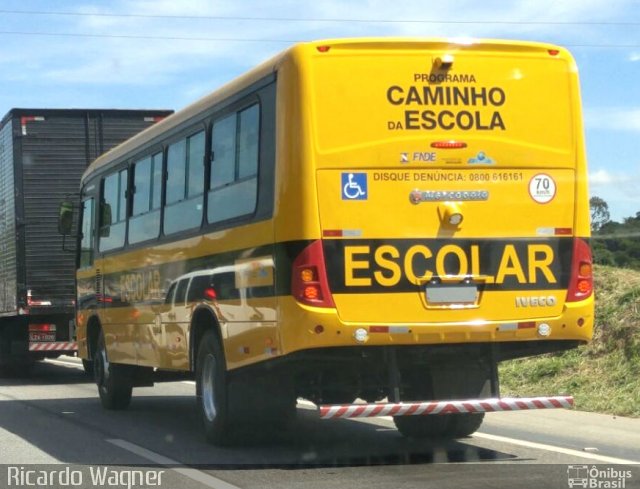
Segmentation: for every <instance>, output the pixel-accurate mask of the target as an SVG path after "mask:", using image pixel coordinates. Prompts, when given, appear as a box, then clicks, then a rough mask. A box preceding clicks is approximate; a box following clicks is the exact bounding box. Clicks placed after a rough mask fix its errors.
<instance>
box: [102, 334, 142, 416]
mask: <svg viewBox="0 0 640 489" xmlns="http://www.w3.org/2000/svg"><path fill="white" fill-rule="evenodd" d="M93 366H94V368H93V372H94V379H95V381H96V385H97V386H98V394H99V395H100V402H101V403H102V407H104V408H105V409H109V410H120V409H126V408H127V407H128V406H129V404H130V403H131V393H132V390H133V384H132V382H131V376H130V375H129V369H128V368H127V367H128V365H118V364H116V363H109V359H108V357H107V348H106V345H105V340H104V333H103V332H102V331H101V332H100V335H99V336H98V341H97V343H96V356H95V360H94V362H93Z"/></svg>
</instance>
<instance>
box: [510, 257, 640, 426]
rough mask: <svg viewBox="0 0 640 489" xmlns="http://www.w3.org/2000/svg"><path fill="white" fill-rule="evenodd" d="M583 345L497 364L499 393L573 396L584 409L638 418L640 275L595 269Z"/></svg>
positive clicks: (609, 268)
mask: <svg viewBox="0 0 640 489" xmlns="http://www.w3.org/2000/svg"><path fill="white" fill-rule="evenodd" d="M594 276H595V290H596V325H595V333H594V340H593V342H592V343H591V344H589V345H587V346H583V347H580V348H578V349H575V350H571V351H568V352H565V353H562V354H552V355H544V356H542V357H537V358H530V359H521V360H513V361H510V362H504V363H503V364H502V365H501V366H500V380H501V388H502V392H501V394H502V395H503V396H509V395H518V396H521V397H522V396H530V395H552V394H571V395H573V396H574V397H575V401H576V408H577V409H580V410H583V411H592V412H600V413H609V414H615V415H619V416H634V417H640V272H637V271H634V270H627V269H623V268H614V267H607V266H596V267H595V270H594Z"/></svg>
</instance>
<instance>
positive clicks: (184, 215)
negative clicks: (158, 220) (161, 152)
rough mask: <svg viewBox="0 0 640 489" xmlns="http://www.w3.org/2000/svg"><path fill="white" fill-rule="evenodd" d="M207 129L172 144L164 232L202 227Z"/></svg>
mask: <svg viewBox="0 0 640 489" xmlns="http://www.w3.org/2000/svg"><path fill="white" fill-rule="evenodd" d="M204 144H205V133H204V131H200V132H198V133H196V134H194V135H192V136H190V137H188V138H185V139H181V140H180V141H177V142H175V143H173V144H171V145H170V146H169V151H168V153H167V183H166V184H167V190H166V204H165V213H164V232H165V233H166V234H172V233H177V232H179V231H185V230H187V229H193V228H198V227H200V224H201V223H202V207H203V198H204V149H205V146H204Z"/></svg>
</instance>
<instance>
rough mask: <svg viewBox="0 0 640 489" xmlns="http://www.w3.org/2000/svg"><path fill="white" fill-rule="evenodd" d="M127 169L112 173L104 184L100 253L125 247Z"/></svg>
mask: <svg viewBox="0 0 640 489" xmlns="http://www.w3.org/2000/svg"><path fill="white" fill-rule="evenodd" d="M127 175H128V172H127V169H124V170H120V171H119V172H116V173H112V174H111V175H109V176H108V177H106V178H105V179H104V180H103V182H102V204H101V212H100V246H99V247H100V251H107V250H112V249H114V248H121V247H122V246H124V235H125V231H126V224H127V221H126V217H127Z"/></svg>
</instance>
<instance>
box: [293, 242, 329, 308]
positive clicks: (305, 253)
mask: <svg viewBox="0 0 640 489" xmlns="http://www.w3.org/2000/svg"><path fill="white" fill-rule="evenodd" d="M291 294H292V295H293V297H295V299H296V300H297V301H299V302H302V303H303V304H307V305H309V306H316V307H335V304H334V302H333V297H332V296H331V290H330V289H329V282H328V280H327V271H326V267H325V263H324V252H323V251H322V241H321V240H317V241H314V242H313V243H311V244H310V245H309V246H307V247H306V248H305V249H304V250H302V252H301V253H300V254H299V255H298V256H297V258H296V259H295V261H294V262H293V272H292V277H291Z"/></svg>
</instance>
